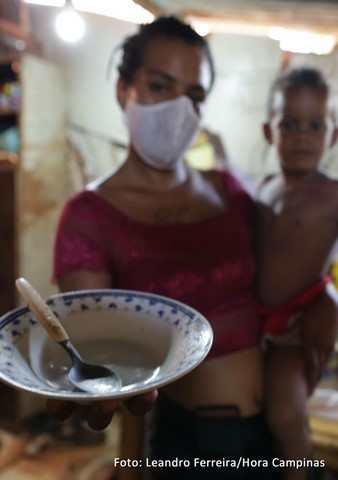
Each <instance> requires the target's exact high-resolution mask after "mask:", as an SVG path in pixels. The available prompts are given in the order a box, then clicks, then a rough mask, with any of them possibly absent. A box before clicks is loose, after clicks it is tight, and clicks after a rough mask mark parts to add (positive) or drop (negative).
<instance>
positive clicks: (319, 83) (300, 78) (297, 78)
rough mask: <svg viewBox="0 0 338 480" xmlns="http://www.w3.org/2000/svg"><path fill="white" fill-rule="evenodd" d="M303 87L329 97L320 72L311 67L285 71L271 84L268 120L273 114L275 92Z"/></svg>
mask: <svg viewBox="0 0 338 480" xmlns="http://www.w3.org/2000/svg"><path fill="white" fill-rule="evenodd" d="M303 87H311V88H313V89H315V90H317V91H318V92H321V93H322V94H323V95H324V96H325V97H327V98H328V97H329V94H330V89H329V85H328V83H327V81H326V80H325V77H324V75H323V74H322V72H321V71H320V70H317V69H316V68H311V67H302V68H295V69H292V70H287V71H286V72H284V73H282V74H281V75H279V76H278V77H277V78H276V79H275V81H274V82H273V84H272V86H271V89H270V95H269V99H268V118H271V116H272V113H273V103H274V98H275V95H276V93H277V92H286V91H288V90H295V89H298V88H303Z"/></svg>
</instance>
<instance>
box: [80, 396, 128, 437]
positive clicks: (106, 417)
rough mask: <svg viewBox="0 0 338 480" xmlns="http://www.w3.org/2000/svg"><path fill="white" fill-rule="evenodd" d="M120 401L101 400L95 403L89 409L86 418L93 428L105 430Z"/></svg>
mask: <svg viewBox="0 0 338 480" xmlns="http://www.w3.org/2000/svg"><path fill="white" fill-rule="evenodd" d="M119 405H120V402H118V401H116V400H101V401H99V402H95V403H93V404H92V405H91V406H90V407H89V410H88V413H87V415H86V420H87V423H88V425H89V426H90V428H92V429H93V430H103V429H104V428H106V427H108V425H109V424H110V422H111V420H112V418H113V415H114V413H115V412H116V410H117V409H118V408H119Z"/></svg>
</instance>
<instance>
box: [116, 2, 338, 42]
mask: <svg viewBox="0 0 338 480" xmlns="http://www.w3.org/2000/svg"><path fill="white" fill-rule="evenodd" d="M113 1H114V0H113ZM134 1H135V3H138V4H140V5H141V6H143V7H145V8H147V9H148V10H150V11H151V12H152V13H154V14H156V15H157V14H162V13H164V14H166V13H173V14H176V15H182V16H185V17H186V16H187V15H190V16H191V15H193V16H194V17H204V18H206V17H207V18H208V19H210V20H215V21H216V22H217V21H218V22H222V23H223V24H225V25H228V26H229V28H230V27H231V26H232V28H235V27H236V26H237V27H238V29H243V27H244V29H245V28H247V29H248V33H252V32H253V31H254V30H255V29H256V30H257V32H258V31H259V29H267V28H270V27H271V26H279V27H284V28H291V29H299V30H308V31H311V32H316V33H322V34H332V35H335V36H336V37H337V39H338V0H325V1H318V0H296V1H294V0H134ZM242 33H244V32H242Z"/></svg>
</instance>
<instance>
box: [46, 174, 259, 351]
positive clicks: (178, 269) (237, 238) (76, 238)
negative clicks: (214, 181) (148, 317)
mask: <svg viewBox="0 0 338 480" xmlns="http://www.w3.org/2000/svg"><path fill="white" fill-rule="evenodd" d="M219 174H220V175H222V178H223V182H224V188H225V190H226V193H227V196H228V198H229V208H228V209H227V211H225V212H224V213H221V214H217V215H216V216H214V217H212V218H207V219H204V220H202V221H199V222H196V223H189V224H165V225H158V224H156V225H149V224H144V223H141V222H138V221H135V220H132V219H130V218H129V217H126V216H125V215H124V214H123V213H122V212H120V211H119V210H118V209H117V208H115V207H114V206H113V205H111V204H110V203H109V202H107V200H105V199H104V198H103V197H101V196H100V195H98V194H97V193H95V192H93V191H90V190H84V191H82V192H80V193H78V194H76V195H74V196H73V197H72V198H71V199H70V200H69V201H68V202H67V204H66V205H65V208H64V210H63V213H62V216H61V219H60V223H59V228H58V232H57V237H56V243H55V256H54V278H55V279H57V278H60V277H62V276H64V275H67V274H68V273H70V272H72V271H74V270H90V271H105V272H109V273H111V276H112V285H113V287H114V288H121V289H130V290H139V291H145V292H153V293H156V294H159V295H164V296H167V297H171V298H174V299H176V300H179V301H181V302H184V303H186V304H188V305H191V306H192V307H193V308H195V309H196V310H198V311H200V312H201V313H202V314H203V315H204V316H205V317H206V318H207V319H208V320H209V322H210V323H211V325H212V327H213V330H214V343H213V346H212V349H211V351H210V353H209V357H212V356H220V355H225V354H228V353H230V352H233V351H236V350H239V349H243V348H247V347H250V346H253V345H257V344H258V343H259V334H260V329H259V322H258V318H257V315H256V312H255V307H254V302H253V296H252V280H253V275H254V261H253V256H252V251H251V245H250V236H249V223H250V222H251V216H252V202H251V200H250V198H249V196H248V195H247V194H246V193H245V191H244V190H243V188H242V187H241V186H240V184H239V183H238V181H237V180H236V179H235V178H234V177H233V176H232V175H230V174H229V173H226V172H219Z"/></svg>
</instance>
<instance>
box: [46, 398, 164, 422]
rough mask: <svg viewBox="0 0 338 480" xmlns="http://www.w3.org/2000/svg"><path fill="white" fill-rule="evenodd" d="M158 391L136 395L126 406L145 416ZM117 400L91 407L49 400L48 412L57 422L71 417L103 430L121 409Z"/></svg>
mask: <svg viewBox="0 0 338 480" xmlns="http://www.w3.org/2000/svg"><path fill="white" fill-rule="evenodd" d="M156 398H157V390H152V391H150V392H146V393H143V394H141V395H136V396H135V397H132V398H130V399H128V400H126V401H125V405H126V407H127V408H128V410H130V412H131V413H133V414H134V415H144V414H145V413H147V412H148V411H149V410H150V409H151V408H152V407H153V405H154V403H155V401H156ZM119 406H120V402H119V401H117V400H100V401H99V402H95V403H92V404H89V405H77V404H75V403H73V402H68V401H66V400H54V399H48V400H47V411H48V413H49V414H50V415H51V416H52V417H54V418H55V419H56V420H60V421H63V420H67V418H69V417H70V416H71V415H73V416H75V417H77V418H78V419H80V420H86V421H87V423H88V425H89V427H90V428H92V429H93V430H103V429H104V428H106V427H108V425H109V424H110V422H111V420H112V418H113V415H114V413H115V412H116V410H117V409H118V408H119Z"/></svg>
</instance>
